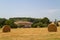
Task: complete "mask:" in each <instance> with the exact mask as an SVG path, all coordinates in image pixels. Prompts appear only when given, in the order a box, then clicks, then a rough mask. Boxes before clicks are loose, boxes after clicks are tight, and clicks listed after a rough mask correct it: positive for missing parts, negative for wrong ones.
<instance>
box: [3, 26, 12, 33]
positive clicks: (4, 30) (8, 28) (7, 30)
mask: <svg viewBox="0 0 60 40" xmlns="http://www.w3.org/2000/svg"><path fill="white" fill-rule="evenodd" d="M2 31H3V32H10V31H11V28H10V26H9V25H4V26H3V28H2Z"/></svg>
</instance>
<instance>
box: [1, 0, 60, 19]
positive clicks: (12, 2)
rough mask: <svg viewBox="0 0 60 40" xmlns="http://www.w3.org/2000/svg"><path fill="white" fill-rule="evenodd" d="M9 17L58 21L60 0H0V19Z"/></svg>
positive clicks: (59, 17)
mask: <svg viewBox="0 0 60 40" xmlns="http://www.w3.org/2000/svg"><path fill="white" fill-rule="evenodd" d="M10 17H33V18H43V17H48V18H49V19H50V20H54V19H58V20H60V0H0V18H10Z"/></svg>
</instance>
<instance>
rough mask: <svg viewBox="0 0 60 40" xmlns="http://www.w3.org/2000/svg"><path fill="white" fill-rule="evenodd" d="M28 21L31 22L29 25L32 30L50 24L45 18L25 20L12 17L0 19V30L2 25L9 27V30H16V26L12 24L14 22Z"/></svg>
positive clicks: (24, 18) (25, 18)
mask: <svg viewBox="0 0 60 40" xmlns="http://www.w3.org/2000/svg"><path fill="white" fill-rule="evenodd" d="M20 20H21V21H28V22H32V23H33V24H32V25H31V27H32V28H37V27H47V26H48V24H50V23H51V22H50V20H49V19H48V18H47V17H44V18H27V17H14V18H9V19H6V18H0V28H2V27H3V25H10V26H11V28H17V27H18V26H17V25H16V24H14V22H15V21H20Z"/></svg>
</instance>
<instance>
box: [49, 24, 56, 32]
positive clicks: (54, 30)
mask: <svg viewBox="0 0 60 40" xmlns="http://www.w3.org/2000/svg"><path fill="white" fill-rule="evenodd" d="M48 31H49V32H57V26H56V25H55V24H49V25H48Z"/></svg>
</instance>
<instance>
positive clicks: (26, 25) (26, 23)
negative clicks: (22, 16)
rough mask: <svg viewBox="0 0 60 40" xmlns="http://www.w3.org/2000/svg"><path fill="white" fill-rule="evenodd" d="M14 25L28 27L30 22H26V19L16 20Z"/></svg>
mask: <svg viewBox="0 0 60 40" xmlns="http://www.w3.org/2000/svg"><path fill="white" fill-rule="evenodd" d="M14 23H15V24H16V25H18V26H19V25H24V26H23V28H30V27H31V24H32V22H28V21H16V22H14Z"/></svg>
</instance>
